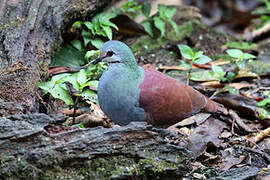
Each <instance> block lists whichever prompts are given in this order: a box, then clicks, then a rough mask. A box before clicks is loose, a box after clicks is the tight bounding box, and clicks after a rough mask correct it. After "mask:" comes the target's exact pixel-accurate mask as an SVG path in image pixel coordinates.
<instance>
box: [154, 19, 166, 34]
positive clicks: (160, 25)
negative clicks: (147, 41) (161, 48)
mask: <svg viewBox="0 0 270 180" xmlns="http://www.w3.org/2000/svg"><path fill="white" fill-rule="evenodd" d="M154 25H155V27H156V28H157V29H159V30H160V32H161V37H164V36H165V22H164V21H163V20H162V19H161V18H160V17H158V16H155V17H154Z"/></svg>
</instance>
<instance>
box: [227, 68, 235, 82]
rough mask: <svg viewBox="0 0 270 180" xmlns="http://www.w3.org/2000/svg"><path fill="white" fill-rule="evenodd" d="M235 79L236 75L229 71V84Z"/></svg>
mask: <svg viewBox="0 0 270 180" xmlns="http://www.w3.org/2000/svg"><path fill="white" fill-rule="evenodd" d="M234 77H235V73H233V72H231V71H229V72H228V73H227V74H226V80H227V82H229V83H230V82H232V80H234Z"/></svg>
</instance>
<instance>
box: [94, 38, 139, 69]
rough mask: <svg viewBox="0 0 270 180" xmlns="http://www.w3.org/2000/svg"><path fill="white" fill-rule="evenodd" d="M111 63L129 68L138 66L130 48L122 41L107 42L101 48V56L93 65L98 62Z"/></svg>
mask: <svg viewBox="0 0 270 180" xmlns="http://www.w3.org/2000/svg"><path fill="white" fill-rule="evenodd" d="M101 61H102V62H109V63H123V64H126V65H128V66H130V65H137V63H136V61H135V57H134V55H133V53H132V51H131V50H130V48H129V47H128V46H127V45H126V44H125V43H123V42H120V41H115V40H112V41H107V42H105V43H104V44H103V45H102V47H101V48H100V56H99V58H98V59H96V60H94V61H93V62H92V63H93V64H97V63H98V62H101Z"/></svg>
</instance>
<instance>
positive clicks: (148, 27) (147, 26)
mask: <svg viewBox="0 0 270 180" xmlns="http://www.w3.org/2000/svg"><path fill="white" fill-rule="evenodd" d="M141 25H142V26H143V27H144V30H145V31H146V32H147V33H148V34H149V36H150V37H153V36H154V34H153V30H152V26H151V23H150V22H148V21H144V22H143V23H142V24H141Z"/></svg>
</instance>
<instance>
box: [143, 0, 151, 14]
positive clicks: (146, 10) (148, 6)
mask: <svg viewBox="0 0 270 180" xmlns="http://www.w3.org/2000/svg"><path fill="white" fill-rule="evenodd" d="M150 12H151V4H150V3H149V2H144V3H143V4H142V13H143V15H144V16H145V17H149V15H150Z"/></svg>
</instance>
